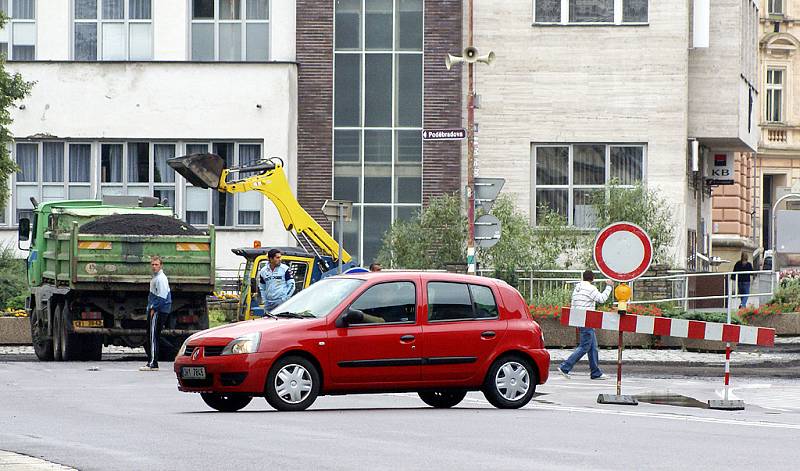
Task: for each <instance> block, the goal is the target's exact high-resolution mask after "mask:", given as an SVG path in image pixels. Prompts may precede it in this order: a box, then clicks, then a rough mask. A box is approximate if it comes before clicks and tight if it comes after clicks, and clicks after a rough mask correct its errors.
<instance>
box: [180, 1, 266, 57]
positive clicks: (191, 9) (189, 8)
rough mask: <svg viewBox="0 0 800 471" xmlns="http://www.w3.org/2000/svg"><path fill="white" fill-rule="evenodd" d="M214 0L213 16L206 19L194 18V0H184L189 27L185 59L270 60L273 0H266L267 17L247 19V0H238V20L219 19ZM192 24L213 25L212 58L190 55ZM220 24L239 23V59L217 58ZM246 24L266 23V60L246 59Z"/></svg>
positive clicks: (217, 6)
mask: <svg viewBox="0 0 800 471" xmlns="http://www.w3.org/2000/svg"><path fill="white" fill-rule="evenodd" d="M212 1H213V2H214V18H213V19H207V18H201V19H195V18H194V5H193V4H194V0H186V2H187V12H188V19H189V28H188V36H187V43H186V44H187V49H186V55H187V61H189V62H235V63H239V62H255V63H258V62H270V61H272V18H273V16H272V14H273V9H272V6H273V4H274V2H275V0H268V2H269V3H268V5H267V19H266V20H264V19H252V20H251V19H249V18H247V2H248V0H240V3H239V9H240V11H241V15H240V16H241V17H240V18H239V19H238V20H228V19H220V17H219V0H212ZM194 24H210V25H213V34H214V38H213V42H214V58H213V59H211V60H210V61H209V60H207V59H205V60H197V59H194V58H193V57H192V26H193V25H194ZM220 24H239V25H241V32H240V34H241V47H242V50H241V58H240V59H239V60H224V61H223V60H220V58H219V25H220ZM248 24H266V25H267V59H266V61H261V60H258V61H249V60H247V25H248Z"/></svg>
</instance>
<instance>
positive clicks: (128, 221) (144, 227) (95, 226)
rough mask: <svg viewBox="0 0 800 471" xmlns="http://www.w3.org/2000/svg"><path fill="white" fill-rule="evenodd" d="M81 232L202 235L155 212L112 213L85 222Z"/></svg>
mask: <svg viewBox="0 0 800 471" xmlns="http://www.w3.org/2000/svg"><path fill="white" fill-rule="evenodd" d="M79 231H80V233H81V234H111V235H203V234H204V232H203V231H201V230H200V229H197V228H195V227H192V226H190V225H189V224H187V223H185V222H183V221H181V220H179V219H175V218H171V217H168V216H158V215H155V214H114V215H113V216H106V217H103V218H100V219H95V220H94V221H90V222H87V223H86V224H84V225H82V226H81V227H80V228H79Z"/></svg>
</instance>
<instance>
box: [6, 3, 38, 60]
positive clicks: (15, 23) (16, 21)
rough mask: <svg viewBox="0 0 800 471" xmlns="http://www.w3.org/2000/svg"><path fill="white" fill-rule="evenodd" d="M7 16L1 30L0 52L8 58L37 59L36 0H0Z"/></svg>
mask: <svg viewBox="0 0 800 471" xmlns="http://www.w3.org/2000/svg"><path fill="white" fill-rule="evenodd" d="M0 12H2V13H3V14H4V15H5V16H6V17H7V18H8V21H7V22H6V25H5V27H4V28H3V29H2V30H0V54H4V55H5V56H6V59H7V60H19V61H32V60H35V59H36V0H0Z"/></svg>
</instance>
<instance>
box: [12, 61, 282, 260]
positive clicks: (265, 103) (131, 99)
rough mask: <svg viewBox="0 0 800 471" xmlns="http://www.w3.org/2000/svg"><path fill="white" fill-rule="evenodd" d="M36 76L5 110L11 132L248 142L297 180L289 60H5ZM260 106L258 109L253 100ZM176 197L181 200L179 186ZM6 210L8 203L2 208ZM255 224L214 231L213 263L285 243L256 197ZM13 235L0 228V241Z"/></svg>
mask: <svg viewBox="0 0 800 471" xmlns="http://www.w3.org/2000/svg"><path fill="white" fill-rule="evenodd" d="M7 67H8V69H9V71H11V72H20V73H22V75H23V76H24V77H25V78H26V79H27V80H34V81H36V82H37V83H36V85H35V87H34V89H33V92H32V93H31V96H30V97H28V98H27V99H25V100H24V101H23V102H22V104H24V105H25V109H22V110H20V109H14V110H13V113H12V117H13V119H14V122H13V124H12V126H11V131H12V133H13V135H14V136H15V137H16V138H18V139H24V138H31V137H32V138H34V139H35V138H37V136H48V137H51V138H59V139H86V140H102V139H120V140H132V139H146V140H151V139H152V140H154V139H169V140H196V141H209V140H215V139H224V140H257V141H259V142H263V146H264V147H263V152H264V153H263V155H264V156H268V157H272V156H278V157H281V158H283V159H284V161H285V162H286V163H287V168H288V170H287V172H288V173H289V177H290V180H291V181H292V184H293V185H292V186H293V188H296V178H295V175H296V140H297V130H296V121H297V116H296V114H297V96H296V94H297V89H296V82H297V70H296V66H295V65H294V64H285V63H283V64H280V63H273V64H248V63H242V64H233V65H232V64H213V63H212V64H196V63H187V62H184V63H149V64H148V63H114V64H104V63H97V64H94V63H92V64H86V63H71V62H63V63H45V62H29V63H10V64H8V66H7ZM257 104H260V105H261V108H257V107H256V105H257ZM178 199H179V201H178V205H179V206H181V203H182V201H181V198H180V193H179V198H178ZM9 214H10V211H9ZM262 224H263V227H264V229H263V231H250V230H238V229H237V230H226V229H220V230H219V231H218V234H219V236H218V237H219V241H220V243H219V244H218V251H217V264H218V266H220V267H236V266H238V263H239V261H238V257H236V256H234V255H233V254H231V253H230V249H231V248H233V247H238V246H244V245H251V244H252V241H253V240H254V239H259V240H261V241H262V243H264V244H265V245H292V244H291V241H292V240H293V239H291V237H290V236H289V235H288V234H287V233H286V232H285V231H284V229H283V226H282V225H281V223H280V219H279V216H278V213H277V211H276V210H275V208H274V206H273V205H272V204H271V203H270V202H269V201H267V200H265V204H264V211H263V215H262ZM3 238H7V239H13V238H15V234H14V232H13V231H12V230H11V229H10V228H9V229H8V230H5V231H4V230H0V239H3Z"/></svg>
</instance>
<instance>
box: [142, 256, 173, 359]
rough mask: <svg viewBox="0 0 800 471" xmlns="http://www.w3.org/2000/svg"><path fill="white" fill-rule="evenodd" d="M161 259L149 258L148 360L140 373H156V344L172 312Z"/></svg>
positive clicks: (167, 281)
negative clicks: (150, 273) (151, 274)
mask: <svg viewBox="0 0 800 471" xmlns="http://www.w3.org/2000/svg"><path fill="white" fill-rule="evenodd" d="M163 265H164V262H163V261H162V260H161V257H159V256H158V255H154V256H152V257H150V268H151V269H152V270H153V279H151V280H150V294H149V296H148V297H147V338H148V341H149V342H150V358H149V359H148V362H147V365H146V366H143V367H141V368H139V370H140V371H158V344H159V343H160V342H161V329H162V328H164V324H165V323H166V321H167V317H169V313H170V312H171V311H172V294H171V293H170V290H169V280H167V275H166V274H164V270H163Z"/></svg>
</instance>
